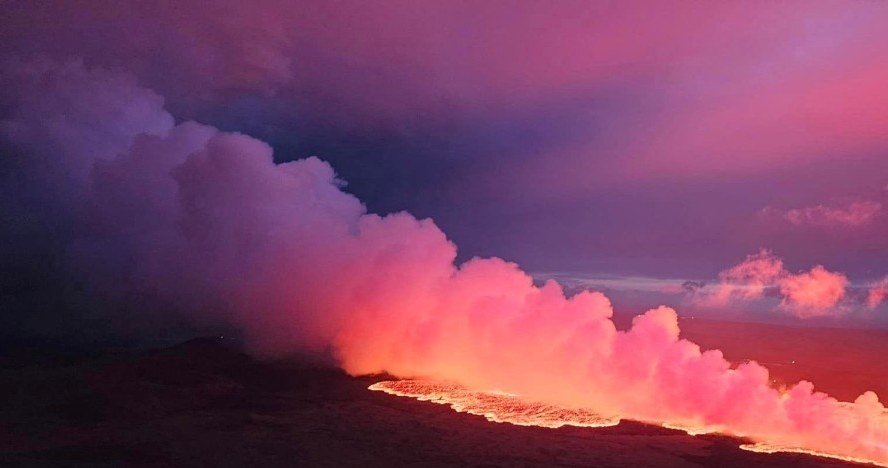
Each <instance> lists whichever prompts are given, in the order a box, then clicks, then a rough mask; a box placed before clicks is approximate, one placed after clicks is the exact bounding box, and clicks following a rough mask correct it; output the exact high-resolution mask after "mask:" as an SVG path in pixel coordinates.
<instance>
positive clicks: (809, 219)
mask: <svg viewBox="0 0 888 468" xmlns="http://www.w3.org/2000/svg"><path fill="white" fill-rule="evenodd" d="M881 211H882V204H881V203H879V202H876V201H870V200H857V201H853V202H850V203H848V204H846V205H844V206H827V205H815V206H809V207H805V208H793V209H789V210H785V211H784V210H779V209H777V208H772V207H767V208H765V209H764V210H762V214H764V215H777V216H778V217H780V218H782V219H783V220H785V221H787V222H789V223H791V224H794V225H796V226H806V225H809V226H821V227H861V226H866V225H868V224H870V223H872V222H873V220H874V219H875V218H876V216H878V215H879V214H880V213H881Z"/></svg>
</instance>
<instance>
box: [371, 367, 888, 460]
mask: <svg viewBox="0 0 888 468" xmlns="http://www.w3.org/2000/svg"><path fill="white" fill-rule="evenodd" d="M368 389H370V390H374V391H380V392H385V393H388V394H390V395H396V396H402V397H410V398H415V399H417V400H420V401H429V402H432V403H438V404H442V405H448V406H449V407H450V408H452V409H453V410H454V411H456V412H460V413H469V414H474V415H477V416H484V418H486V419H487V420H488V421H491V422H497V423H509V424H515V425H518V426H539V427H547V428H553V429H555V428H559V427H562V426H577V427H608V426H616V425H617V424H619V423H620V418H619V417H606V416H602V415H600V414H597V413H596V412H594V411H592V410H589V409H583V408H573V409H571V408H562V407H558V406H556V405H550V404H545V403H540V402H533V401H528V400H526V399H524V398H522V397H521V396H520V395H515V394H511V393H506V392H500V391H474V390H470V389H468V388H465V387H463V386H461V385H459V384H454V383H444V382H435V381H429V380H386V381H382V382H377V383H375V384H373V385H370V386H369V387H368ZM661 425H662V426H663V427H667V428H670V429H676V430H681V431H684V432H686V433H687V434H689V435H692V436H697V435H702V434H710V433H716V432H724V431H722V430H720V429H718V428H714V427H706V426H699V427H698V426H693V425H687V424H675V423H663V424H661ZM740 448H741V449H743V450H747V451H750V452H759V453H778V452H787V453H802V454H806V455H812V456H818V457H827V458H833V459H837V460H843V461H849V462H855V463H870V464H873V465H877V466H885V467H888V464H886V463H882V462H879V461H876V460H870V459H866V458H862V457H853V456H845V455H838V454H833V453H829V452H825V451H819V450H809V449H804V448H798V447H792V446H787V445H780V444H773V443H768V442H761V441H760V442H755V443H746V444H741V445H740Z"/></svg>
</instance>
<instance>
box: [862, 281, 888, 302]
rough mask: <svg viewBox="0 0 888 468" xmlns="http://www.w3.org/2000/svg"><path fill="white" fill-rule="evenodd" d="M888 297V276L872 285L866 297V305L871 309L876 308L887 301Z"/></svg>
mask: <svg viewBox="0 0 888 468" xmlns="http://www.w3.org/2000/svg"><path fill="white" fill-rule="evenodd" d="M886 297H888V276H886V277H884V278H882V279H881V280H879V281H876V282H875V283H873V284H872V285H871V286H870V290H869V292H868V293H867V297H866V305H867V307H869V308H870V309H875V308H876V307H879V305H880V304H882V302H884V301H885V298H886Z"/></svg>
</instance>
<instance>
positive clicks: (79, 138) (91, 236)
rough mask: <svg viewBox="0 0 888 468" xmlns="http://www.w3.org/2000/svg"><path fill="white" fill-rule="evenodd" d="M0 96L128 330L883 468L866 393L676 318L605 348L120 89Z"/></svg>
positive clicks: (807, 283)
mask: <svg viewBox="0 0 888 468" xmlns="http://www.w3.org/2000/svg"><path fill="white" fill-rule="evenodd" d="M15 70H19V71H15ZM20 70H25V71H24V72H20ZM2 79H3V86H4V88H5V89H6V90H7V91H8V92H9V93H10V95H12V96H17V98H16V99H14V100H13V101H12V102H8V103H4V104H5V108H6V109H9V111H8V112H7V113H6V114H5V115H4V118H3V120H2V123H0V125H2V126H0V128H2V131H3V137H4V138H5V139H6V141H7V143H8V144H10V145H12V146H14V147H15V148H17V153H16V154H17V155H18V156H19V158H20V160H21V164H20V165H19V166H18V169H17V170H19V171H20V173H21V174H23V175H26V176H27V177H28V178H29V179H28V180H34V181H36V182H35V183H39V184H40V185H39V186H37V188H38V189H39V190H40V191H41V193H43V194H44V198H46V199H47V200H48V201H47V202H46V206H49V205H52V206H53V209H52V210H51V211H46V212H45V213H46V216H47V217H49V216H50V214H51V213H55V212H57V211H59V210H61V211H64V212H65V213H67V214H68V217H69V218H70V220H71V221H70V226H69V229H66V230H65V231H64V232H62V233H60V234H59V237H58V238H57V241H58V242H60V243H62V244H63V245H64V250H65V252H66V258H68V259H69V261H70V265H71V269H70V271H71V272H72V274H76V275H78V276H81V277H83V278H86V281H87V282H88V284H90V285H91V288H93V289H94V290H95V291H96V294H100V295H101V296H102V297H104V298H106V300H107V301H109V302H123V303H131V304H132V307H131V309H132V310H133V312H132V313H146V314H148V313H151V311H150V309H151V308H152V307H154V306H159V305H161V304H164V305H166V307H174V308H176V309H178V310H180V311H182V312H186V313H188V314H190V319H191V320H193V321H194V322H196V323H206V324H225V325H229V326H235V327H237V328H238V329H240V330H242V332H243V333H244V335H245V337H246V340H247V343H248V346H249V347H250V349H251V350H252V351H253V352H255V353H257V354H260V355H279V354H284V353H288V352H292V351H294V350H306V349H307V350H324V349H331V350H332V351H333V352H334V354H335V356H336V358H337V359H338V361H339V362H340V364H341V366H342V367H343V369H345V370H346V371H347V372H349V373H351V374H366V373H374V372H383V371H385V372H389V373H392V374H394V375H397V376H402V377H408V376H422V377H432V378H436V379H442V380H451V381H456V382H459V383H460V384H462V385H465V386H467V387H470V388H484V389H491V388H494V389H501V390H503V391H508V392H512V393H518V394H522V395H528V396H530V397H533V398H534V399H536V400H538V401H543V402H547V403H552V404H560V405H565V406H569V407H585V408H592V409H594V410H595V411H596V412H599V413H601V414H602V415H605V416H609V415H616V416H620V417H627V418H634V419H639V420H644V421H653V422H667V423H670V424H675V425H683V426H695V427H701V426H702V427H709V428H716V429H718V430H720V431H723V432H727V433H731V434H739V435H745V436H748V437H751V438H753V439H754V440H757V441H767V442H769V443H773V444H778V445H784V446H790V447H801V448H805V449H810V450H820V451H824V452H828V453H832V454H836V455H843V456H858V457H865V458H868V459H871V460H877V461H880V462H883V463H888V447H886V441H888V420H886V416H885V408H884V406H883V405H882V404H881V403H880V402H879V400H878V398H877V397H876V395H875V394H873V393H872V392H868V393H865V394H863V395H861V396H860V397H859V398H858V399H857V401H855V402H853V403H842V402H838V401H836V400H835V399H833V398H831V397H829V396H828V395H825V394H823V393H819V392H817V391H815V390H814V387H813V385H812V384H811V383H808V382H800V383H798V384H797V385H795V386H793V387H791V388H789V389H787V390H778V389H775V388H772V387H771V386H770V385H769V375H768V370H767V369H765V368H764V367H762V366H761V365H759V364H757V363H755V362H747V363H744V364H740V365H737V366H736V367H735V366H732V364H731V363H729V362H728V361H727V360H725V359H724V357H723V356H722V353H721V352H720V351H718V350H709V351H704V350H701V349H700V347H699V346H697V345H695V344H694V343H691V342H689V341H687V340H683V339H681V337H680V330H679V325H678V318H677V314H676V313H675V311H674V310H672V309H670V308H667V307H659V308H655V309H652V310H650V311H648V312H646V313H645V314H643V315H640V316H638V317H636V318H635V319H634V321H633V323H632V327H631V329H629V330H628V331H618V330H617V329H616V327H615V326H614V323H613V322H612V320H611V317H612V314H613V309H612V307H611V304H610V302H609V300H608V299H607V298H606V297H605V296H604V295H602V294H600V293H590V292H582V293H579V294H577V295H575V296H573V297H569V298H568V297H566V296H565V294H564V292H563V290H562V288H561V287H560V286H559V285H558V284H557V283H555V282H553V281H549V282H546V283H545V284H544V285H543V286H541V287H537V286H535V285H534V283H533V280H532V278H531V277H530V276H529V275H528V274H527V273H525V272H524V271H522V270H521V269H520V268H519V267H518V266H517V265H515V264H514V263H510V262H507V261H504V260H501V259H498V258H484V259H482V258H475V259H472V260H469V261H467V262H465V263H463V264H461V265H457V264H455V263H454V261H455V258H456V247H455V245H454V244H453V243H451V242H450V241H448V239H447V237H446V236H445V234H444V233H443V232H442V231H441V230H440V229H438V227H437V226H436V225H435V224H434V222H432V221H431V220H428V219H424V220H420V219H416V218H414V217H413V216H411V215H410V214H407V213H395V214H391V215H388V216H378V215H375V214H372V213H368V212H367V210H366V209H365V207H364V206H363V205H362V204H361V202H360V201H359V200H358V199H356V198H355V197H354V196H352V195H350V194H348V193H346V192H344V191H343V182H342V181H340V180H338V179H337V177H336V175H335V172H334V170H333V169H332V168H331V166H330V165H329V164H327V163H325V162H324V161H322V160H320V159H318V158H314V157H312V158H307V159H303V160H299V161H294V162H290V163H285V164H275V163H274V161H273V154H272V149H271V147H270V146H269V145H267V144H265V143H263V142H262V141H258V140H256V139H254V138H251V137H249V136H246V135H241V134H237V133H228V132H222V131H219V130H217V129H215V128H212V127H209V126H206V125H201V124H199V123H195V122H183V123H178V124H175V125H174V124H173V122H174V120H173V118H172V116H171V115H170V114H169V113H167V112H166V111H165V110H164V109H163V107H162V104H161V99H160V97H159V96H158V95H157V94H155V93H153V92H152V91H150V90H147V89H144V88H141V87H139V86H138V85H137V84H136V82H135V81H133V80H131V79H129V78H127V77H126V76H124V75H120V74H117V73H113V72H108V71H103V70H90V69H88V68H86V67H84V66H83V65H82V64H80V63H77V62H72V63H66V64H57V63H52V62H43V63H31V64H28V66H27V67H26V68H24V69H23V68H21V67H14V69H13V71H9V70H7V71H5V72H4V74H3V75H2ZM724 278H725V279H730V280H735V279H737V278H741V279H742V283H743V284H744V285H745V289H743V290H742V292H741V293H740V294H743V295H756V294H762V293H763V292H762V291H763V290H764V288H765V285H767V284H770V283H771V282H772V281H778V283H779V285H780V286H779V288H780V291H781V293H782V294H784V295H785V298H786V300H787V301H789V302H791V303H792V304H800V305H808V304H814V303H816V304H818V305H819V304H821V303H829V304H834V303H835V302H836V301H838V300H839V299H840V298H841V297H842V294H843V291H844V286H845V282H843V279H844V277H843V276H842V277H841V278H838V277H837V276H836V274H833V273H830V272H827V271H826V270H823V269H822V268H821V267H816V268H814V269H813V270H811V271H810V272H807V273H800V274H798V275H787V274H786V273H785V270H784V269H783V267H782V263H780V262H779V260H776V259H775V258H773V257H772V256H770V255H769V254H767V253H761V254H759V255H758V256H756V257H754V258H751V259H750V260H749V261H748V262H746V263H745V264H744V265H742V266H741V267H735V268H734V269H731V270H729V271H728V272H726V274H725V275H724ZM738 281H739V280H738ZM824 281H828V282H829V283H830V286H829V287H820V285H821V284H822V283H823V282H824ZM815 286H816V287H815ZM809 291H812V292H810V293H809ZM136 299H138V301H139V303H140V304H141V305H139V304H136V303H135V302H134V301H135V300H136ZM146 304H147V306H146Z"/></svg>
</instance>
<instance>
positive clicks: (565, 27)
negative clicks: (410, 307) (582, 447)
mask: <svg viewBox="0 0 888 468" xmlns="http://www.w3.org/2000/svg"><path fill="white" fill-rule="evenodd" d="M2 8H3V9H4V15H3V16H4V20H3V22H4V27H3V28H2V29H0V52H2V55H3V56H4V58H5V61H4V63H5V65H4V73H3V75H2V77H3V86H4V91H5V93H4V94H5V95H6V97H5V98H4V99H3V102H2V104H3V111H4V114H5V115H6V117H5V119H6V120H4V122H7V123H8V122H9V121H11V120H15V118H19V117H22V116H23V115H25V114H26V113H27V112H33V109H32V110H28V106H31V107H32V108H40V106H44V107H45V104H41V103H40V102H38V101H39V99H40V96H41V95H43V93H44V91H43V90H40V89H39V85H40V82H39V80H37V81H35V80H31V79H21V76H19V77H16V73H17V70H21V69H23V68H27V67H29V66H33V64H34V63H36V62H40V63H44V64H47V63H49V64H53V65H47V67H50V68H51V67H53V66H59V64H64V63H69V64H70V63H71V61H76V62H78V63H81V64H82V65H78V66H80V67H82V68H83V69H84V70H86V71H87V73H105V72H107V73H116V74H119V75H121V76H125V77H126V79H129V80H132V82H133V83H134V84H136V85H138V86H140V87H143V88H146V89H148V90H150V91H151V92H152V93H155V94H156V95H158V96H160V97H162V99H163V107H164V109H165V110H166V111H167V112H169V114H170V115H171V116H172V118H173V119H175V122H177V123H178V122H183V121H186V120H191V119H193V120H197V121H199V122H202V123H204V124H208V125H212V126H214V127H216V128H218V129H220V130H223V131H235V132H240V133H244V134H246V135H249V136H251V137H255V138H257V139H259V140H262V141H266V142H268V143H269V144H270V145H271V146H272V147H273V149H274V158H275V161H277V162H284V161H291V160H296V159H301V158H305V157H308V156H312V155H316V156H318V157H319V158H321V159H322V160H325V161H328V162H329V163H330V164H331V165H332V167H333V169H334V170H335V172H336V174H337V175H338V177H339V178H340V179H342V180H345V181H347V184H348V185H347V186H346V188H345V190H346V191H348V192H349V193H352V194H354V195H355V196H357V197H358V199H360V200H361V201H362V202H363V203H364V204H365V205H366V207H367V209H368V211H369V212H372V213H380V214H386V213H393V212H398V211H402V210H406V211H408V212H409V213H411V214H413V215H414V216H416V217H418V218H426V217H429V218H432V219H433V220H434V222H435V223H436V224H437V225H438V226H439V227H440V228H441V229H442V230H443V231H444V232H445V233H446V235H447V236H448V238H449V239H450V240H452V241H453V242H454V243H455V244H456V245H457V246H458V249H459V250H458V252H459V259H460V260H466V259H469V258H471V257H473V256H482V257H489V256H498V257H501V258H504V259H507V260H510V261H514V262H517V263H518V264H519V265H521V266H522V268H524V269H525V270H527V271H529V272H531V273H533V274H535V275H538V276H539V277H550V276H556V277H558V276H560V277H571V278H575V279H583V280H587V279H589V278H598V279H601V278H606V279H609V281H613V280H615V279H619V280H620V281H622V282H620V283H619V284H621V285H623V286H621V287H622V288H629V289H641V290H647V291H648V292H650V291H649V290H650V289H654V290H655V291H654V292H655V293H656V294H654V295H652V296H650V297H646V296H644V295H642V297H640V298H639V297H635V299H634V300H635V302H632V307H649V306H653V305H656V304H655V303H657V302H658V301H667V302H669V303H670V305H676V304H685V305H687V306H688V307H691V308H693V307H694V305H695V304H697V305H699V301H696V302H695V301H693V300H689V298H688V297H687V295H688V294H687V291H686V290H683V289H681V285H682V283H683V282H684V281H686V280H693V281H699V282H703V283H706V284H707V285H709V286H710V287H711V286H713V284H714V283H717V282H718V281H719V279H718V278H719V273H720V272H724V271H727V270H728V269H730V268H731V267H733V266H735V265H738V264H740V263H741V262H743V261H744V259H746V258H747V256H750V255H753V256H754V255H756V254H758V253H759V252H760V251H761V250H762V249H764V250H766V251H769V252H770V253H771V255H773V256H774V257H775V258H777V259H780V260H782V262H783V265H784V266H785V269H786V272H787V274H798V273H803V272H808V271H810V270H811V269H812V268H813V267H815V266H817V265H822V266H823V267H824V268H825V269H826V270H828V271H829V272H835V273H840V274H842V275H844V276H845V277H846V278H847V285H846V286H845V288H846V289H847V293H846V294H844V295H843V296H842V298H841V301H840V302H842V304H838V302H836V303H835V304H831V305H830V307H832V305H843V306H844V309H843V311H844V312H843V313H842V314H840V315H843V316H854V317H858V316H865V317H864V318H865V319H867V320H871V321H872V322H873V323H878V322H880V320H879V316H880V315H885V312H886V309H885V308H884V307H883V304H881V301H878V302H879V304H877V305H875V306H873V307H866V306H865V304H866V302H867V298H868V297H869V296H868V294H869V292H868V291H870V290H871V289H872V288H874V287H881V288H883V290H884V288H885V286H884V284H885V282H884V281H883V282H882V283H880V281H881V280H882V278H885V277H886V275H888V236H886V232H888V216H886V212H888V157H886V154H888V87H886V83H888V61H886V60H888V59H886V53H885V51H886V50H888V29H886V28H885V27H884V25H885V24H886V21H888V6H886V5H885V4H883V3H881V2H869V1H861V2H804V3H797V2H752V3H713V2H669V3H651V2H558V3H556V4H551V2H520V3H517V4H516V3H513V2H484V3H483V4H478V3H477V2H376V3H351V2H309V1H304V2H298V3H295V2H286V1H279V2H274V1H269V2H261V4H260V5H252V4H250V5H247V4H246V3H244V2H212V4H210V5H205V4H204V2H190V1H186V2H172V3H156V4H155V3H154V2H119V1H110V2H99V1H90V2H4V3H3V5H2ZM29 93H33V94H34V95H35V96H37V97H34V98H25V96H27V95H28V94H29ZM108 99H112V98H110V97H109V98H108ZM99 117H100V116H96V118H99ZM4 128H5V129H6V130H7V131H6V132H5V136H6V138H7V140H8V141H12V143H13V144H17V143H16V142H15V135H14V132H13V131H12V130H10V128H13V126H11V125H8V124H7V125H6V126H5V127H4ZM18 144H20V146H23V144H21V143H20V142H19V143H18ZM83 170H84V171H86V172H88V171H89V169H88V168H87V169H83ZM6 172H9V171H6ZM11 177H12V180H13V182H11V183H10V184H7V188H6V190H7V191H8V192H13V193H15V194H16V195H15V196H21V193H22V192H29V191H35V192H39V191H38V190H37V189H36V187H35V186H34V185H33V184H30V183H27V185H28V187H25V188H21V187H20V188H11V187H13V186H14V184H15V183H19V184H26V183H25V182H22V179H21V178H20V177H17V176H11ZM16 181H17V182H16ZM25 198H27V199H29V200H32V201H33V199H34V198H35V197H25ZM36 198H39V197H36ZM8 200H12V198H10V197H7V200H6V201H8ZM35 203H36V202H35ZM5 204H6V205H11V206H12V208H9V209H12V210H13V211H15V210H16V209H20V207H21V206H22V204H21V203H20V202H10V203H5ZM16 207H18V208H16ZM24 211H29V212H30V211H32V208H25V209H24ZM9 219H13V218H9ZM38 224H39V223H38ZM50 224H52V223H50ZM42 226H44V227H43V228H41V229H42V230H43V231H45V230H46V229H45V227H46V226H45V224H42ZM55 228H59V227H58V226H55V227H53V228H52V229H55ZM28 229H29V228H27V227H25V226H24V225H20V226H19V227H17V228H15V229H13V230H15V231H16V232H17V235H18V236H19V237H23V238H29V242H30V243H32V244H33V243H34V240H33V236H32V235H31V234H32V233H31V234H29V233H30V232H31V231H29V230H28ZM59 229H61V228H59ZM12 250H14V251H20V250H21V249H18V248H14V249H12ZM38 250H39V249H38ZM627 278H628V279H627ZM632 278H635V280H631V279H632ZM657 280H667V281H665V282H663V283H662V284H661V283H659V282H657ZM627 281H628V283H627ZM629 283H631V284H629ZM596 284H598V287H599V288H601V287H602V286H601V284H602V283H596ZM609 284H610V286H611V287H617V286H614V284H615V283H613V282H612V283H609ZM627 284H628V286H627ZM879 284H882V286H874V285H879ZM768 286H769V287H771V289H768V288H766V292H768V291H771V290H772V289H773V288H778V289H779V286H778V285H777V284H776V282H775V283H774V284H769V285H768ZM676 288H677V289H676ZM685 289H687V288H685ZM662 292H666V295H665V296H663V295H660V293H662ZM874 294H878V292H876V293H874ZM881 294H882V296H884V292H883V293H881ZM765 295H767V294H765ZM771 295H772V296H774V295H776V296H777V297H778V299H779V296H780V294H779V292H774V293H773V294H771ZM617 296H619V293H617ZM784 296H785V295H784ZM691 299H693V298H691ZM874 303H875V302H871V304H874ZM617 305H618V306H619V305H620V301H619V300H617ZM772 305H773V304H772ZM743 307H751V305H750V304H744V305H743ZM768 307H770V306H768ZM872 309H879V313H875V312H872ZM868 310H869V311H868ZM778 315H779V314H778ZM858 318H860V317H858Z"/></svg>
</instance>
